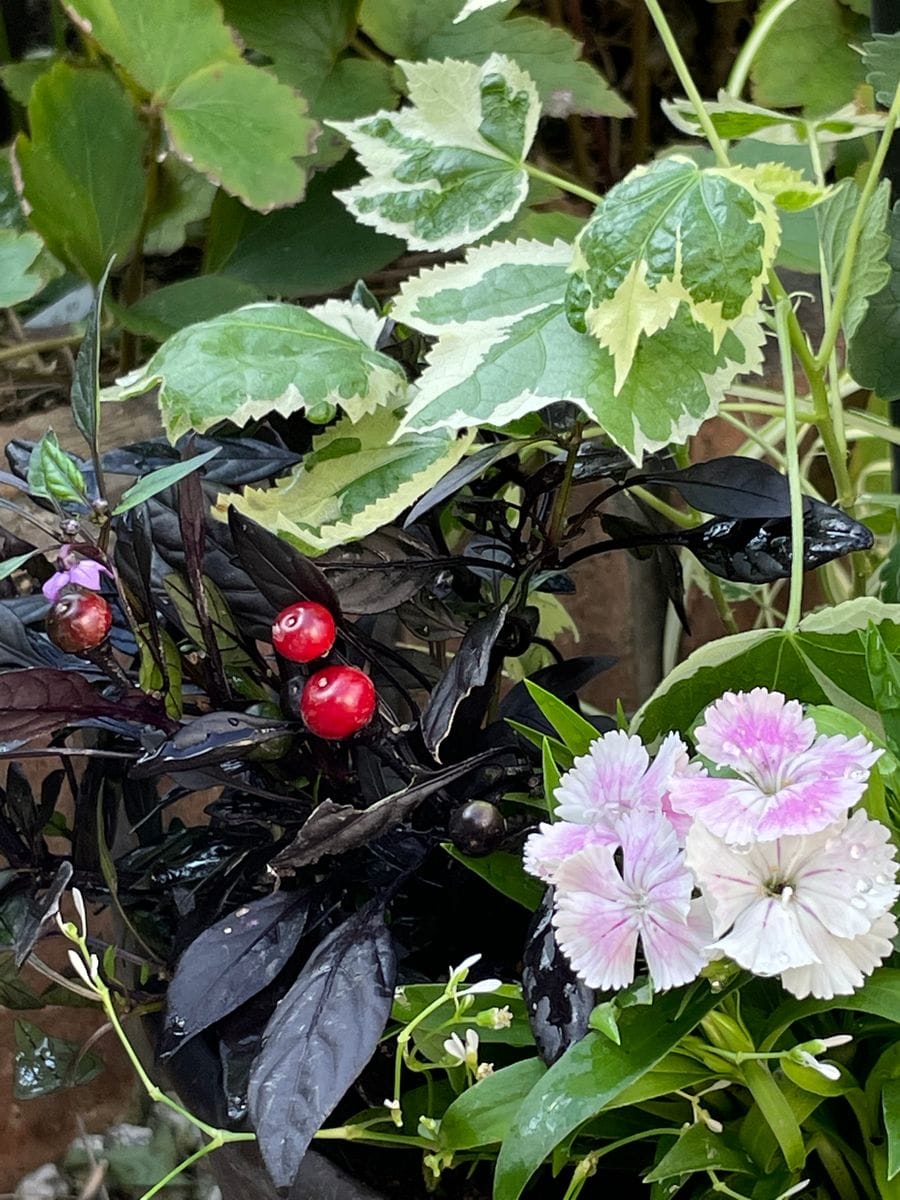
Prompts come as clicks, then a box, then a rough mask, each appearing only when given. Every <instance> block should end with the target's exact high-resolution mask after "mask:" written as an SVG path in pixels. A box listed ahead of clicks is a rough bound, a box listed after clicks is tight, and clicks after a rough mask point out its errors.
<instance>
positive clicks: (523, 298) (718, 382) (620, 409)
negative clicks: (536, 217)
mask: <svg viewBox="0 0 900 1200" xmlns="http://www.w3.org/2000/svg"><path fill="white" fill-rule="evenodd" d="M570 256H571V248H570V247H569V246H568V245H567V244H565V243H563V242H556V243H554V244H553V245H552V246H547V245H545V244H543V243H541V242H521V241H520V242H515V243H496V242H495V243H492V244H491V245H489V246H484V247H478V248H477V249H475V250H472V251H470V252H469V254H468V255H467V258H466V261H465V262H464V263H459V264H453V265H451V266H448V267H444V268H436V269H434V270H430V271H425V272H423V273H422V274H421V275H420V276H419V277H418V278H417V279H414V280H411V281H409V282H408V283H407V284H406V285H404V287H403V288H402V289H401V293H400V296H399V298H398V301H397V305H396V309H395V315H396V316H397V317H398V319H400V320H402V321H404V322H406V323H407V324H410V325H412V326H414V327H415V328H417V329H420V330H422V331H423V332H424V333H430V334H437V335H439V340H438V342H437V344H436V345H435V346H434V347H433V348H432V350H431V351H430V352H429V355H428V366H427V368H426V370H425V372H424V373H423V375H422V376H421V378H420V379H419V381H418V388H417V392H416V395H415V397H414V399H413V401H412V403H411V405H410V407H409V410H408V412H407V415H406V418H405V421H404V429H408V430H413V431H418V432H424V431H427V430H430V429H438V428H450V429H458V428H464V427H466V426H471V425H501V426H502V425H505V424H507V423H509V422H510V421H513V420H516V419H517V418H519V417H521V416H523V415H525V414H526V413H529V412H534V411H536V410H537V409H541V408H544V407H545V406H546V405H548V404H551V403H553V402H555V401H569V402H571V403H574V404H577V405H578V406H579V407H580V408H581V409H582V410H583V411H584V412H585V413H587V414H588V416H589V417H590V418H591V419H592V420H596V421H598V422H599V423H600V424H601V425H602V426H603V427H604V429H606V431H607V432H608V433H609V435H610V437H612V438H613V439H614V440H615V442H616V443H617V444H618V445H620V446H621V447H622V448H623V449H625V450H626V451H627V452H628V453H629V454H630V455H631V456H632V457H633V458H634V459H635V460H636V461H640V458H641V456H642V454H643V453H644V452H645V451H647V450H652V449H657V448H659V447H661V446H664V445H666V444H667V443H668V442H671V441H678V440H681V439H683V438H685V437H687V436H688V435H689V434H690V433H693V432H695V431H696V429H697V428H698V427H699V425H700V424H701V423H702V422H703V420H705V418H706V417H708V416H710V415H712V413H713V412H714V411H715V409H716V406H717V404H718V401H719V400H720V399H721V397H722V395H723V394H724V390H725V387H726V386H727V384H728V383H729V382H731V380H732V379H733V378H734V376H735V375H736V374H737V373H738V372H739V371H752V370H756V369H758V366H759V363H760V354H759V347H760V344H761V341H762V333H761V331H760V330H759V328H758V326H757V325H756V323H755V322H753V321H750V320H747V321H746V322H744V323H743V324H741V325H740V326H739V327H738V333H737V334H735V333H733V332H729V333H727V334H726V336H725V339H724V340H723V342H722V344H721V346H720V347H719V349H718V350H716V348H715V346H714V337H713V334H712V333H711V332H710V331H709V330H708V329H707V328H705V327H704V326H703V325H701V324H699V323H698V322H697V321H695V320H694V319H693V318H692V317H691V316H690V315H689V313H688V310H687V308H686V306H681V308H680V309H679V311H678V312H677V313H676V314H675V317H674V319H673V320H672V321H670V323H669V324H668V325H667V327H666V328H665V329H664V330H662V331H661V332H658V333H655V334H653V335H652V336H648V335H646V334H644V335H642V336H641V338H640V339H639V344H638V347H637V350H636V353H635V356H634V361H633V363H632V365H631V370H630V371H629V372H628V374H627V377H626V379H625V383H624V386H623V387H622V388H620V389H619V390H618V391H617V390H616V388H615V378H614V364H613V359H612V355H611V354H610V353H609V351H608V350H606V349H604V347H603V346H601V345H600V344H599V342H598V341H597V340H596V339H595V338H593V337H590V336H589V335H588V334H584V333H578V332H577V331H576V330H574V329H573V328H572V327H571V325H570V324H569V322H568V320H567V319H566V314H565V305H564V301H563V297H564V294H565V288H566V281H567V278H568V271H567V267H568V263H569V260H570Z"/></svg>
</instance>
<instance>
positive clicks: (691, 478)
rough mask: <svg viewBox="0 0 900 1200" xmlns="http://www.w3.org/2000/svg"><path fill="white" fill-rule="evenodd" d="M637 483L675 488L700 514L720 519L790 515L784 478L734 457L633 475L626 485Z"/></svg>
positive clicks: (762, 465) (760, 464)
mask: <svg viewBox="0 0 900 1200" xmlns="http://www.w3.org/2000/svg"><path fill="white" fill-rule="evenodd" d="M636 483H649V484H653V485H655V486H660V487H661V486H665V487H671V488H674V489H675V491H677V492H678V493H679V494H680V495H681V496H682V497H683V498H684V499H685V500H686V501H687V502H688V504H690V505H692V506H693V507H694V508H696V509H698V510H699V511H700V512H707V513H715V514H716V516H719V517H734V518H737V519H742V518H760V517H765V518H771V517H787V516H790V512H791V496H790V489H789V488H788V481H787V476H785V475H782V474H781V472H780V471H776V470H775V468H774V467H771V466H769V464H768V463H764V462H758V461H757V460H756V459H753V458H743V457H741V456H739V455H736V454H727V455H724V456H723V457H722V458H712V459H709V460H708V461H707V462H699V463H694V464H693V465H692V466H690V467H685V468H684V470H682V471H659V472H654V473H652V474H651V473H649V472H647V473H644V474H641V475H637V476H634V475H633V476H632V477H631V478H630V479H629V480H628V485H629V486H631V485H632V484H636Z"/></svg>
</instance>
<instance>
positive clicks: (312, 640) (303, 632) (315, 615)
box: [272, 600, 335, 663]
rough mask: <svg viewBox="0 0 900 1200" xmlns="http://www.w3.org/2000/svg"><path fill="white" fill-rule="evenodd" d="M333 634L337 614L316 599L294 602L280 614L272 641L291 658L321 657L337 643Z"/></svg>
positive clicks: (306, 660)
mask: <svg viewBox="0 0 900 1200" xmlns="http://www.w3.org/2000/svg"><path fill="white" fill-rule="evenodd" d="M334 636H335V628H334V617H333V616H332V615H331V613H330V612H329V611H328V609H327V608H324V607H323V606H322V605H321V604H316V602H315V601H314V600H300V601H298V602H297V603H296V604H291V605H290V606H289V607H288V608H285V609H283V610H282V611H281V612H280V613H279V614H278V616H277V617H276V618H275V624H274V625H273V626H272V645H273V646H274V647H275V649H276V650H277V651H278V653H279V654H280V655H281V657H282V658H288V659H290V661H291V662H299V663H308V662H312V661H313V659H315V658H322V657H323V655H325V654H327V653H328V651H329V650H330V649H331V647H332V646H333V645H334Z"/></svg>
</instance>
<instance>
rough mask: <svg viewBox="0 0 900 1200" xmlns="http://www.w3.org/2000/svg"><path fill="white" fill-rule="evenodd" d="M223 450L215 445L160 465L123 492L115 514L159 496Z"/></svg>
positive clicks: (116, 515) (114, 511)
mask: <svg viewBox="0 0 900 1200" xmlns="http://www.w3.org/2000/svg"><path fill="white" fill-rule="evenodd" d="M221 450H222V447H221V446H215V447H214V448H213V449H212V450H206V451H205V452H204V453H203V454H196V455H195V456H194V457H193V458H188V459H185V461H184V462H179V463H172V465H171V467H160V468H159V470H158V471H151V472H150V474H149V475H145V476H144V477H143V479H139V480H138V482H137V483H135V484H134V485H133V486H132V487H130V488H128V490H127V491H125V492H123V494H122V499H121V500H120V501H119V503H118V504H117V505H116V507H115V508H114V509H113V516H114V517H118V516H121V514H122V513H126V512H128V510H129V509H131V508H136V507H137V506H138V505H139V504H143V503H144V501H145V500H149V499H151V497H153V496H158V495H159V493H160V492H164V491H165V490H166V488H168V487H171V486H172V484H174V483H178V482H179V480H181V479H185V478H186V477H187V476H188V475H192V474H193V473H194V471H199V469H200V468H201V467H202V466H203V465H204V463H208V462H209V460H210V459H211V458H215V456H216V455H217V454H219V453H220V452H221Z"/></svg>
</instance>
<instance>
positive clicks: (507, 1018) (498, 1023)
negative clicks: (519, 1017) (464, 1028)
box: [475, 1004, 513, 1029]
mask: <svg viewBox="0 0 900 1200" xmlns="http://www.w3.org/2000/svg"><path fill="white" fill-rule="evenodd" d="M512 1019H513V1015H512V1009H511V1008H510V1007H509V1005H508V1004H504V1006H503V1007H502V1008H486V1009H485V1010H484V1012H480V1013H479V1014H478V1016H477V1017H476V1018H475V1020H476V1021H477V1022H478V1024H479V1025H483V1026H484V1028H485V1029H509V1027H510V1025H512Z"/></svg>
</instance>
